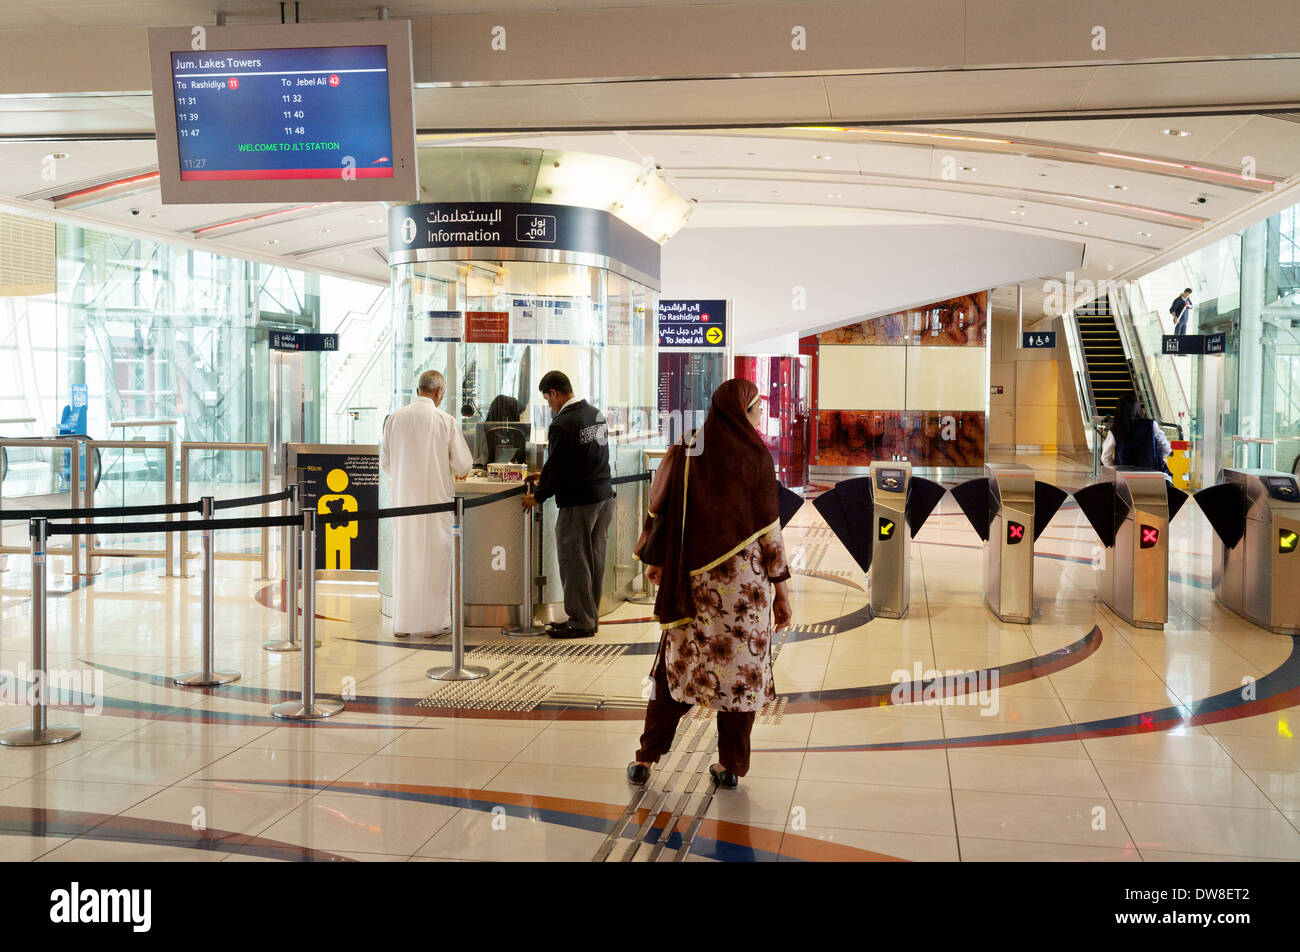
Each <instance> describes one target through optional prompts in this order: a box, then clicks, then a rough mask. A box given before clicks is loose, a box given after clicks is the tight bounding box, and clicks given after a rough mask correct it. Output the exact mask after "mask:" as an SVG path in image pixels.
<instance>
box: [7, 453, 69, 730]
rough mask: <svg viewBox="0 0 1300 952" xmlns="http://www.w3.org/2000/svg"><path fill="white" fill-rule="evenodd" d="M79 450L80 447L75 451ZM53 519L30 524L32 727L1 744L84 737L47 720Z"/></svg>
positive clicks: (28, 530) (63, 725)
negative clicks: (47, 543) (47, 585)
mask: <svg viewBox="0 0 1300 952" xmlns="http://www.w3.org/2000/svg"><path fill="white" fill-rule="evenodd" d="M73 452H76V450H73ZM48 531H49V521H48V520H47V519H45V518H43V517H39V516H38V517H37V518H35V519H33V520H31V522H30V523H29V524H28V527H27V532H28V535H30V536H31V546H32V688H33V691H32V726H31V727H15V728H13V729H12V730H7V731H5V732H4V733H0V746H4V747H44V746H46V745H48V744H61V743H63V742H64V741H65V740H73V739H74V738H77V737H80V736H81V728H80V727H73V726H72V725H71V724H59V725H58V726H56V727H50V726H49V724H47V723H46V709H45V708H46V703H47V701H48V698H47V696H46V693H45V691H46V688H47V687H48V686H49V678H48V677H47V674H48V672H47V671H46V670H45V665H46V664H47V659H46V652H45V647H46V646H45V628H46V626H45V573H46V570H47V566H46V563H45V559H46V554H45V539H46V535H47V533H48Z"/></svg>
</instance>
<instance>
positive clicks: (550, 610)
mask: <svg viewBox="0 0 1300 952" xmlns="http://www.w3.org/2000/svg"><path fill="white" fill-rule="evenodd" d="M516 485H517V484H515V483H500V482H494V481H491V480H488V479H486V478H482V477H471V478H468V479H465V480H457V482H456V495H457V496H461V497H464V498H465V499H466V501H468V500H470V499H476V498H479V497H481V496H483V495H488V494H491V493H499V492H502V491H504V490H508V489H511V488H513V487H514V486H516ZM630 495H631V496H634V495H635V494H630ZM379 498H380V505H381V506H384V507H387V506H390V505H392V503H391V502H389V497H388V479H387V477H381V478H380V481H379ZM632 501H634V500H632V499H631V498H629V499H627V500H625V499H624V498H623V495H620V497H619V504H620V509H621V508H623V506H624V504H625V503H631V502H632ZM540 508H541V518H540V521H535V522H534V523H533V561H532V564H533V574H534V577H535V578H540V579H543V580H544V581H543V582H542V583H541V584H539V586H538V588H536V589H534V595H533V604H534V607H535V608H534V613H535V616H536V617H535V619H534V622H535V623H536V624H539V625H544V624H547V623H548V622H552V621H560V620H563V619H564V618H565V612H564V590H563V588H562V587H561V585H560V567H559V562H558V560H557V559H556V553H555V520H556V515H557V510H556V508H555V501H554V500H548V501H547V502H546V503H545V505H543V506H542V507H540ZM536 513H537V509H534V510H533V515H534V517H536ZM524 518H525V517H524V513H523V509H522V506H521V505H520V497H519V496H518V495H516V496H512V497H510V498H508V499H504V500H502V501H501V502H497V503H493V504H491V505H486V506H478V507H476V508H474V509H467V510H466V511H465V527H464V532H463V535H462V539H463V545H464V560H465V561H464V565H465V573H464V578H465V582H464V585H465V590H464V599H465V626H466V627H468V628H492V629H500V628H509V627H513V626H516V625H518V624H519V623H520V615H521V614H522V612H523V592H524V590H523V585H524V571H525V559H524ZM618 522H619V520H618V519H614V520H612V521H611V524H610V534H609V549H608V554H607V556H606V559H605V581H604V585H603V586H602V593H601V600H600V613H601V615H606V614H608V613H609V612H611V611H613V610H614V609H615V608H617V607H618V606H619V604H621V602H622V598H621V597H620V596H619V594H618V592H617V591H615V571H614V569H615V564H616V562H617V561H618V560H617V558H616V557H615V556H616V552H617V550H616V548H615V537H616V528H617V525H618ZM379 525H380V531H379V596H380V611H381V612H382V613H383V614H384V616H385V617H389V618H391V617H392V614H393V606H392V595H393V589H392V558H393V541H392V540H393V535H392V533H393V530H392V520H388V519H384V520H381V521H380V523H379ZM439 557H441V558H446V559H450V558H451V553H449V552H448V553H430V558H439Z"/></svg>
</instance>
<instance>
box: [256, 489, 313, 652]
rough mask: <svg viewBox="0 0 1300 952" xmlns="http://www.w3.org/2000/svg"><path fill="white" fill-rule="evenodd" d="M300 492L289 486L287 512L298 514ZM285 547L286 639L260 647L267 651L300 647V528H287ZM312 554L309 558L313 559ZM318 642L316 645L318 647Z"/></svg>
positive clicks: (291, 649) (295, 649) (296, 649)
mask: <svg viewBox="0 0 1300 952" xmlns="http://www.w3.org/2000/svg"><path fill="white" fill-rule="evenodd" d="M301 492H302V487H301V486H299V485H298V484H297V483H292V484H291V485H290V486H289V498H288V500H286V503H285V504H286V506H287V507H288V509H289V512H286V513H285V515H289V513H293V514H295V515H297V514H298V498H299V496H300V494H301ZM287 536H288V537H287V539H286V540H285V541H286V542H287V545H286V547H285V555H284V570H285V571H284V574H285V583H284V622H285V626H284V627H285V634H286V636H287V637H285V638H284V639H282V640H280V641H267V642H264V643H263V644H262V647H263V648H265V649H266V650H267V651H299V650H300V649H301V646H300V645H299V644H298V563H299V559H300V557H301V553H302V526H301V525H296V526H289V527H288V533H287ZM314 556H315V553H314V552H313V553H312V555H311V556H310V557H309V558H313V559H314ZM319 645H320V642H317V643H316V647H319Z"/></svg>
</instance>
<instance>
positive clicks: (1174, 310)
mask: <svg viewBox="0 0 1300 952" xmlns="http://www.w3.org/2000/svg"><path fill="white" fill-rule="evenodd" d="M1169 313H1170V314H1172V315H1173V317H1174V334H1175V335H1176V336H1178V337H1182V336H1183V335H1184V334H1186V333H1187V319H1188V318H1189V317H1191V316H1192V289H1191V288H1183V293H1182V294H1180V295H1178V297H1176V298H1174V303H1173V304H1171V305H1169Z"/></svg>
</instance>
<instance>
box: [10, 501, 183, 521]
mask: <svg viewBox="0 0 1300 952" xmlns="http://www.w3.org/2000/svg"><path fill="white" fill-rule="evenodd" d="M202 510H203V504H202V503H201V502H174V503H171V504H169V505H165V506H107V507H104V508H100V507H94V508H90V509H7V510H4V511H3V512H0V519H4V520H6V521H10V520H12V521H17V520H19V519H24V520H26V519H83V518H86V517H87V516H161V515H164V514H166V513H170V512H201V511H202Z"/></svg>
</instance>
